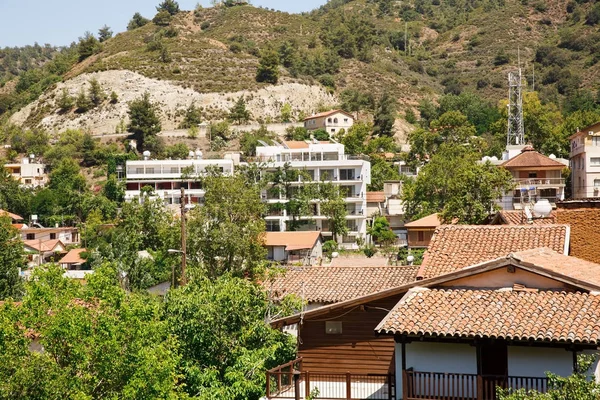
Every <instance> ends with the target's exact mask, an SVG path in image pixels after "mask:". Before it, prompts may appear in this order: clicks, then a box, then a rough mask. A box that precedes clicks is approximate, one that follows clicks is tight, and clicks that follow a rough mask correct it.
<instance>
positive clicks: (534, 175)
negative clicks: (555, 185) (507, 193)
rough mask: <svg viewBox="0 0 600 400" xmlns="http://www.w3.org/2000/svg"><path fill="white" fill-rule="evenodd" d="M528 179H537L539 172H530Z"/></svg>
mask: <svg viewBox="0 0 600 400" xmlns="http://www.w3.org/2000/svg"><path fill="white" fill-rule="evenodd" d="M527 177H528V178H537V172H530V173H529V174H528V175H527Z"/></svg>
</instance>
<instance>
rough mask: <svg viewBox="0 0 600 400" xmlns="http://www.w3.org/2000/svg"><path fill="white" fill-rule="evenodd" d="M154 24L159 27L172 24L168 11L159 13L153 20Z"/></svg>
mask: <svg viewBox="0 0 600 400" xmlns="http://www.w3.org/2000/svg"><path fill="white" fill-rule="evenodd" d="M152 22H154V23H155V24H156V25H158V26H167V25H169V24H170V23H171V14H169V12H168V11H164V10H163V11H159V12H158V13H157V14H156V15H155V16H154V18H152Z"/></svg>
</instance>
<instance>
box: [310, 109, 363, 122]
mask: <svg viewBox="0 0 600 400" xmlns="http://www.w3.org/2000/svg"><path fill="white" fill-rule="evenodd" d="M335 113H342V114H345V115H347V116H349V117H351V118H354V117H353V116H352V114H349V113H347V112H346V111H344V110H330V111H325V112H322V113H317V114H313V115H311V116H310V117H306V118H304V121H307V120H309V119H315V118H323V117H328V116H330V115H332V114H335Z"/></svg>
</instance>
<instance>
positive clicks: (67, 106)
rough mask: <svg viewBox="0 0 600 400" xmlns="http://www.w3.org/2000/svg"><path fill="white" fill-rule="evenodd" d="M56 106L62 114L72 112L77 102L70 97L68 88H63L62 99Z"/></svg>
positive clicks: (59, 99) (60, 98)
mask: <svg viewBox="0 0 600 400" xmlns="http://www.w3.org/2000/svg"><path fill="white" fill-rule="evenodd" d="M56 104H57V105H58V108H59V109H60V111H61V112H67V111H70V110H71V109H72V108H73V106H74V105H75V100H74V99H73V97H71V96H69V92H67V89H66V88H63V90H62V92H61V94H60V97H59V98H58V100H57V102H56Z"/></svg>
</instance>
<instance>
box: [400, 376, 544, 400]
mask: <svg viewBox="0 0 600 400" xmlns="http://www.w3.org/2000/svg"><path fill="white" fill-rule="evenodd" d="M402 381H403V385H402V389H403V393H402V399H404V400H424V399H426V400H467V399H473V400H475V399H477V400H494V399H496V388H498V387H501V388H504V389H507V388H512V389H515V390H517V389H525V390H527V391H529V390H536V391H538V392H541V393H546V392H547V390H548V378H538V377H525V376H502V375H477V374H457V373H439V372H422V371H404V372H403V374H402Z"/></svg>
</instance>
